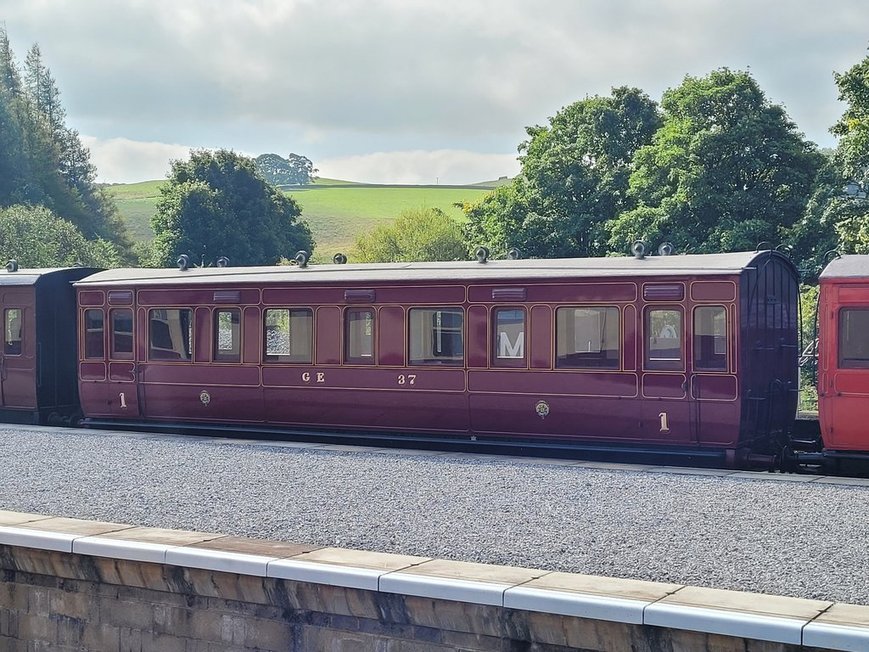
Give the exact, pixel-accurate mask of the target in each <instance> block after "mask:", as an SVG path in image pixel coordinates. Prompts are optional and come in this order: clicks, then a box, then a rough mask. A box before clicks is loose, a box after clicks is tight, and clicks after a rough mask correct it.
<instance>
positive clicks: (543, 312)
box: [528, 306, 552, 369]
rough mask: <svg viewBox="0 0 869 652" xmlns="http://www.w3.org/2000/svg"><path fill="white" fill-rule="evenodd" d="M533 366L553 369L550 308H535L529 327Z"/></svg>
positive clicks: (532, 311)
mask: <svg viewBox="0 0 869 652" xmlns="http://www.w3.org/2000/svg"><path fill="white" fill-rule="evenodd" d="M528 332H529V333H530V337H529V339H530V340H531V341H530V342H529V345H530V349H531V366H532V367H533V368H535V369H551V368H552V310H551V309H550V308H549V306H534V307H533V308H532V309H531V321H530V324H529V326H528Z"/></svg>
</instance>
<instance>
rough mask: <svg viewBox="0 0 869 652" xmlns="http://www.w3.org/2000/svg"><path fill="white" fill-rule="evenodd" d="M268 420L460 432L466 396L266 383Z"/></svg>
mask: <svg viewBox="0 0 869 652" xmlns="http://www.w3.org/2000/svg"><path fill="white" fill-rule="evenodd" d="M263 400H264V404H265V413H266V415H267V417H268V420H269V423H271V424H276V425H288V426H298V427H319V428H352V429H372V430H384V429H391V430H400V431H402V432H407V431H413V430H417V431H424V432H449V433H457V432H458V433H466V432H467V430H468V401H467V397H466V395H465V394H464V393H461V392H426V391H421V392H416V393H415V394H414V396H413V401H408V400H407V396H406V392H405V391H404V390H401V391H399V390H395V391H389V390H381V391H355V390H349V389H334V388H329V387H322V386H321V387H298V388H266V389H264V390H263Z"/></svg>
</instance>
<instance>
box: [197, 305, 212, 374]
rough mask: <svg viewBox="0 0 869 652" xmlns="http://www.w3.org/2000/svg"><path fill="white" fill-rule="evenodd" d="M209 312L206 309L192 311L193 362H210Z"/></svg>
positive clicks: (210, 327)
mask: <svg viewBox="0 0 869 652" xmlns="http://www.w3.org/2000/svg"><path fill="white" fill-rule="evenodd" d="M212 322H213V320H212V318H211V310H209V309H208V308H202V307H199V308H196V310H194V311H193V360H194V361H195V362H208V361H210V360H211V348H212V340H211V329H212Z"/></svg>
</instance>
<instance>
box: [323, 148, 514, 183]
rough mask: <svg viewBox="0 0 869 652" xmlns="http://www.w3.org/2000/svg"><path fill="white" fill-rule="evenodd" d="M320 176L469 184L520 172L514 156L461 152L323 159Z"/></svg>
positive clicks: (379, 153)
mask: <svg viewBox="0 0 869 652" xmlns="http://www.w3.org/2000/svg"><path fill="white" fill-rule="evenodd" d="M317 167H318V169H319V170H320V172H319V176H321V177H325V178H329V179H345V180H348V181H360V182H364V183H402V184H404V183H406V184H438V183H439V184H447V185H450V184H453V185H460V184H469V183H477V182H479V181H491V180H493V179H498V178H499V177H502V176H509V177H513V176H515V175H516V174H517V173H518V172H519V163H518V161H517V160H516V155H515V154H480V153H478V152H468V151H462V150H452V149H442V150H436V151H422V150H414V151H404V152H375V153H372V154H364V155H361V156H345V157H339V158H332V159H324V160H322V161H320V162H319V163H318V164H317Z"/></svg>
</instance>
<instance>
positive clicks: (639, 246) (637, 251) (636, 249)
mask: <svg viewBox="0 0 869 652" xmlns="http://www.w3.org/2000/svg"><path fill="white" fill-rule="evenodd" d="M631 253H632V254H634V258H636V259H637V260H642V259H643V258H645V257H646V243H645V242H643V241H642V240H637V241H636V242H635V243H634V244H633V246H632V247H631Z"/></svg>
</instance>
